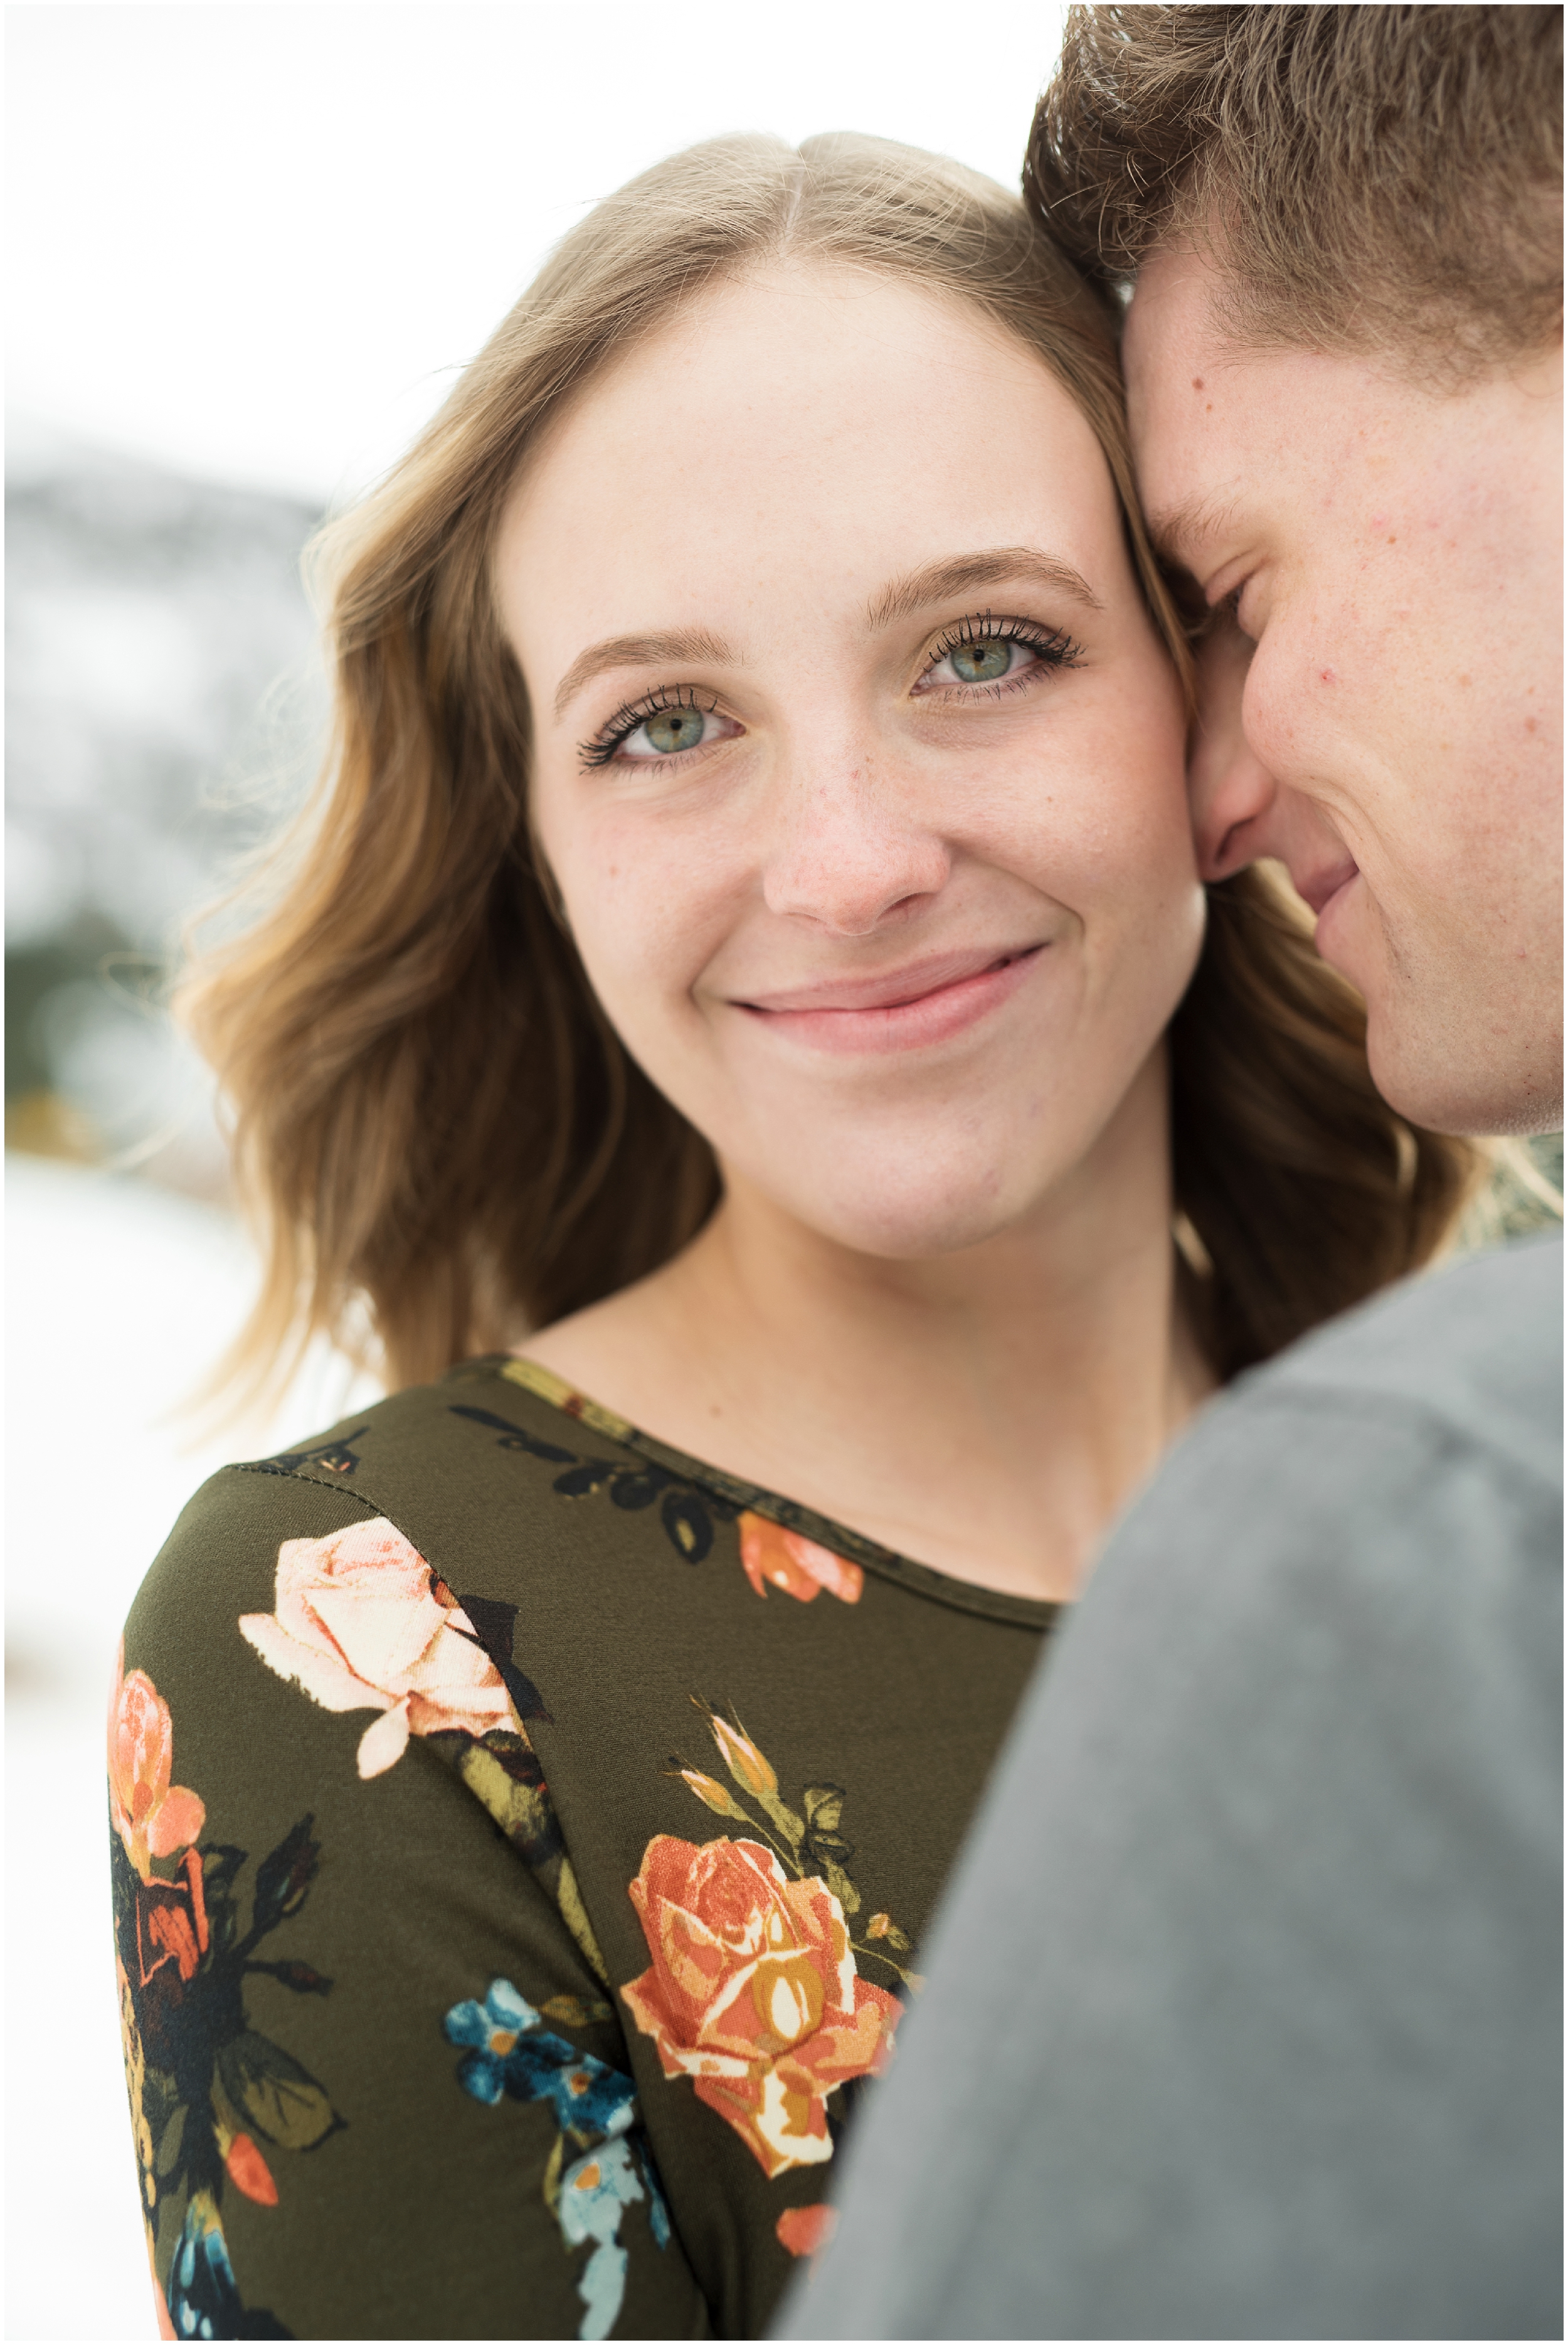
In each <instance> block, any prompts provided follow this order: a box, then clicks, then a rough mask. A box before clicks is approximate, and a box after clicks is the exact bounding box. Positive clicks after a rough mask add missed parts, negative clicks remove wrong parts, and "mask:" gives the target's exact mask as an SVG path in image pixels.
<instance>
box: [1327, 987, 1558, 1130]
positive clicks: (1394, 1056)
mask: <svg viewBox="0 0 1568 2345" xmlns="http://www.w3.org/2000/svg"><path fill="white" fill-rule="evenodd" d="M1367 1063H1368V1066H1369V1068H1370V1069H1371V1078H1372V1081H1373V1082H1374V1083H1375V1084H1376V1085H1377V1087H1378V1090H1379V1091H1381V1093H1382V1096H1383V1098H1384V1099H1385V1100H1387V1101H1388V1103H1389V1105H1390V1106H1391V1108H1392V1109H1393V1110H1394V1111H1395V1112H1396V1113H1397V1114H1399V1115H1402V1116H1403V1117H1404V1119H1405V1121H1406V1122H1408V1123H1412V1124H1414V1125H1416V1126H1417V1127H1418V1128H1419V1129H1420V1130H1421V1131H1422V1132H1445V1133H1447V1134H1448V1135H1449V1136H1450V1137H1451V1138H1452V1139H1456V1140H1458V1139H1464V1140H1502V1139H1527V1138H1530V1137H1532V1136H1533V1134H1535V1133H1537V1132H1558V1131H1561V1129H1562V1125H1563V1081H1562V1070H1561V1067H1560V1065H1557V1064H1555V1063H1553V1064H1552V1065H1549V1066H1548V1067H1546V1068H1544V1069H1543V1070H1541V1071H1539V1073H1537V1071H1534V1070H1533V1069H1531V1068H1530V1067H1528V1066H1526V1065H1522V1064H1520V1063H1518V1062H1517V1061H1514V1060H1513V1059H1512V1058H1511V1057H1510V1056H1509V1054H1508V1053H1507V1052H1506V1051H1498V1050H1496V1049H1495V1048H1492V1049H1489V1048H1488V1047H1487V1046H1486V1039H1485V1037H1484V1036H1482V1035H1479V1034H1474V1035H1472V1034H1459V1033H1455V1032H1453V1031H1452V1030H1451V1029H1450V1028H1448V1027H1447V1026H1446V1025H1445V1024H1444V1022H1443V1021H1442V1020H1431V1021H1430V1022H1427V1021H1407V1020H1405V1019H1403V1018H1401V1016H1400V1015H1399V1014H1398V1012H1397V1011H1391V1010H1390V1009H1389V1008H1388V1006H1387V1005H1386V1004H1381V1003H1380V1002H1378V1001H1377V1000H1373V1001H1371V1003H1370V1004H1369V1008H1368V1016H1367Z"/></svg>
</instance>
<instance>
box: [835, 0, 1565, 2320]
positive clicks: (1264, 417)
mask: <svg viewBox="0 0 1568 2345" xmlns="http://www.w3.org/2000/svg"><path fill="white" fill-rule="evenodd" d="M1560 92H1561V11H1560V10H1558V9H1554V8H1553V9H1547V8H1478V7H1438V8H1423V7H1357V8H1337V7H1300V6H1275V7H1239V8H1220V7H1180V6H1176V7H1172V6H1143V7H1129V8H1111V7H1096V8H1082V9H1075V10H1074V11H1073V12H1072V13H1071V16H1070V18H1069V23H1068V29H1067V42H1066V46H1065V49H1064V55H1063V60H1062V65H1061V67H1060V71H1059V74H1058V76H1057V80H1056V82H1055V84H1054V85H1053V86H1052V87H1051V88H1050V89H1049V90H1048V91H1047V95H1046V96H1045V98H1044V100H1043V101H1042V104H1041V107H1040V110H1039V113H1038V115H1037V120H1036V126H1035V131H1034V135H1033V138H1032V142H1031V152H1030V157H1029V164H1028V168H1027V174H1026V184H1027V187H1028V188H1029V190H1030V194H1031V198H1032V200H1034V201H1035V202H1036V203H1037V205H1038V206H1039V207H1040V208H1042V210H1043V211H1044V213H1045V215H1046V216H1047V218H1048V219H1049V221H1050V222H1051V224H1052V226H1053V228H1055V230H1056V232H1057V233H1058V234H1060V235H1064V236H1066V237H1067V239H1068V240H1069V241H1070V242H1071V243H1072V244H1073V245H1074V247H1075V249H1077V251H1078V252H1079V254H1080V255H1081V257H1082V258H1083V259H1085V261H1086V263H1087V265H1089V266H1091V267H1094V268H1097V269H1100V270H1101V271H1102V272H1103V273H1104V274H1105V275H1106V276H1107V277H1108V278H1109V279H1121V280H1122V281H1124V282H1126V281H1128V280H1130V281H1131V283H1132V286H1133V290H1132V297H1131V303H1130V309H1129V311H1128V322H1127V333H1126V360H1127V369H1128V395H1129V402H1130V410H1131V415H1132V421H1133V429H1134V435H1135V442H1136V448H1137V455H1138V470H1139V479H1140V483H1141V486H1142V490H1143V493H1144V496H1145V500H1146V503H1147V505H1148V510H1149V513H1150V515H1151V518H1152V520H1153V522H1154V523H1155V526H1156V528H1157V530H1158V533H1159V535H1160V539H1161V542H1162V543H1163V545H1164V547H1165V549H1166V551H1167V553H1168V556H1169V558H1170V560H1171V562H1172V563H1173V564H1174V565H1176V566H1178V567H1179V569H1180V570H1181V571H1183V572H1184V573H1185V574H1186V576H1187V579H1188V581H1189V584H1190V587H1191V589H1192V591H1193V593H1194V594H1195V597H1199V598H1201V600H1202V601H1203V602H1205V603H1207V604H1208V605H1209V608H1210V610H1211V611H1212V612H1213V613H1214V614H1215V617H1214V620H1213V622H1212V624H1211V627H1210V631H1209V636H1208V638H1207V641H1206V643H1205V646H1204V651H1203V655H1202V693H1203V707H1202V723H1201V727H1200V732H1199V741H1198V747H1197V751H1196V755H1195V763H1194V775H1193V785H1194V797H1195V806H1196V816H1197V824H1198V830H1199V848H1200V853H1201V856H1202V858H1203V862H1204V866H1205V869H1206V872H1207V873H1208V875H1209V876H1210V877H1219V876H1220V875H1222V874H1224V873H1226V872H1229V871H1230V870H1233V869H1235V868H1238V867H1239V865H1240V864H1242V863H1244V862H1246V861H1249V860H1250V859H1251V858H1254V857H1258V856H1274V857H1278V858H1280V859H1282V860H1283V861H1284V862H1285V863H1286V864H1287V865H1288V867H1289V868H1290V874H1291V877H1292V878H1293V880H1294V882H1295V884H1296V887H1297V888H1298V890H1299V891H1300V894H1301V895H1302V896H1303V897H1304V898H1306V900H1307V902H1308V904H1309V905H1310V907H1311V908H1312V909H1313V910H1314V912H1315V913H1316V914H1317V916H1318V929H1317V936H1318V943H1319V947H1320V950H1321V951H1322V953H1323V954H1324V956H1325V958H1326V959H1329V960H1330V961H1331V962H1333V963H1334V965H1335V966H1336V967H1338V968H1339V969H1341V970H1342V971H1343V972H1344V973H1345V975H1346V976H1347V977H1349V978H1350V979H1351V980H1352V981H1353V982H1354V983H1355V984H1356V985H1357V986H1358V987H1359V988H1360V990H1361V992H1362V993H1363V994H1364V996H1365V998H1366V1002H1367V1009H1368V1020H1369V1044H1370V1049H1371V1061H1372V1067H1373V1072H1374V1075H1375V1077H1376V1079H1377V1081H1378V1082H1379V1084H1380V1086H1381V1088H1382V1089H1383V1091H1385V1092H1386V1094H1387V1096H1388V1097H1389V1098H1390V1100H1391V1101H1393V1103H1394V1104H1395V1105H1396V1106H1398V1107H1399V1108H1401V1110H1402V1111H1403V1112H1406V1113H1407V1114H1408V1115H1410V1116H1411V1117H1412V1118H1413V1119H1415V1120H1418V1121H1420V1122H1425V1123H1427V1124H1429V1125H1431V1126H1435V1127H1439V1128H1442V1129H1444V1130H1448V1131H1452V1132H1516V1133H1518V1132H1540V1131H1544V1130H1549V1129H1553V1128H1555V1127H1556V1126H1557V1125H1558V1123H1559V1122H1560V1121H1561V1115H1562V1108H1561V1096H1562V1093H1561V975H1560V972H1561V957H1560V943H1559V936H1560V924H1561V904H1562V881H1561V844H1560V842H1561V834H1560V827H1559V825H1560V817H1559V813H1558V762H1557V761H1558V756H1559V744H1560V726H1561V718H1560V703H1561V683H1560V657H1559V646H1560V621H1559V617H1558V610H1557V598H1558V578H1559V560H1560V546H1559V531H1560V515H1561V496H1560V486H1559V484H1558V471H1557V468H1558V461H1559V448H1560V434H1561V428H1562V417H1561V401H1562V393H1561V357H1560V342H1559V339H1558V337H1559V331H1560V303H1561V261H1560V255H1559V245H1558V208H1559V205H1560V194H1561V143H1560V142H1561V127H1560V124H1561V115H1560V108H1561V99H1560ZM1560 1291H1561V1244H1560V1242H1559V1241H1543V1240H1540V1239H1535V1240H1532V1241H1529V1242H1526V1243H1524V1244H1518V1245H1514V1246H1511V1247H1507V1248H1504V1249H1502V1251H1500V1252H1498V1253H1495V1254H1490V1255H1485V1256H1482V1257H1480V1258H1478V1259H1475V1260H1472V1261H1471V1262H1467V1263H1464V1264H1460V1265H1458V1266H1457V1267H1455V1268H1452V1269H1450V1270H1447V1271H1444V1272H1441V1273H1439V1274H1437V1275H1436V1276H1435V1277H1433V1278H1431V1279H1430V1280H1426V1281H1422V1282H1421V1283H1420V1284H1415V1285H1412V1286H1411V1287H1408V1288H1406V1289H1403V1290H1401V1291H1399V1292H1398V1293H1396V1294H1394V1295H1392V1296H1391V1297H1389V1298H1387V1299H1385V1300H1383V1301H1381V1302H1380V1303H1376V1304H1372V1305H1371V1306H1370V1307H1369V1308H1368V1309H1367V1310H1365V1311H1363V1312H1360V1313H1357V1314H1355V1315H1352V1316H1351V1318H1350V1319H1348V1320H1346V1321H1344V1322H1341V1323H1340V1325H1338V1326H1337V1327H1334V1328H1330V1329H1329V1330H1327V1331H1325V1332H1323V1333H1321V1334H1320V1335H1317V1336H1315V1337H1313V1338H1311V1339H1310V1340H1309V1341H1308V1342H1307V1343H1306V1344H1304V1345H1300V1347H1298V1349H1297V1350H1296V1351H1295V1352H1294V1353H1292V1354H1290V1355H1287V1356H1286V1357H1285V1358H1284V1359H1282V1360H1280V1361H1279V1362H1276V1363H1275V1364H1273V1365H1271V1366H1270V1367H1268V1368H1266V1369H1264V1370H1262V1371H1260V1372H1259V1373H1258V1374H1257V1375H1256V1376H1252V1377H1250V1378H1248V1379H1245V1380H1243V1382H1242V1383H1241V1384H1240V1385H1239V1386H1238V1387H1236V1388H1234V1389H1233V1390H1232V1391H1231V1392H1230V1393H1229V1394H1228V1395H1226V1396H1224V1397H1223V1398H1222V1399H1221V1400H1219V1402H1218V1403H1216V1404H1215V1405H1214V1406H1212V1407H1211V1409H1210V1410H1209V1412H1208V1414H1207V1415H1206V1416H1205V1417H1204V1418H1203V1420H1202V1421H1201V1422H1200V1423H1199V1426H1198V1427H1197V1428H1196V1429H1195V1430H1194V1431H1193V1432H1192V1433H1191V1434H1190V1435H1189V1437H1188V1438H1187V1439H1186V1440H1185V1441H1184V1442H1183V1443H1182V1444H1181V1445H1180V1446H1179V1448H1178V1449H1177V1451H1176V1452H1175V1453H1174V1455H1173V1456H1172V1457H1171V1458H1170V1459H1169V1460H1168V1462H1167V1464H1166V1466H1165V1467H1164V1468H1163V1469H1162V1471H1161V1472H1160V1473H1159V1475H1158V1476H1157V1477H1156V1478H1155V1480H1154V1482H1153V1483H1152V1485H1151V1486H1150V1487H1149V1488H1148V1491H1147V1492H1146V1493H1145V1495H1144V1497H1142V1499H1141V1500H1140V1501H1139V1502H1138V1505H1137V1506H1136V1507H1135V1508H1134V1509H1133V1510H1132V1513H1131V1514H1130V1516H1129V1517H1128V1519H1127V1520H1126V1521H1125V1522H1124V1523H1123V1525H1122V1526H1121V1528H1120V1529H1119V1530H1118V1532H1117V1533H1116V1535H1115V1536H1114V1537H1113V1538H1112V1540H1111V1542H1110V1544H1109V1546H1108V1549H1107V1551H1106V1554H1105V1556H1104V1558H1103V1559H1102V1561H1101V1563H1100V1566H1099V1568H1098V1571H1097V1574H1096V1576H1095V1579H1094V1580H1093V1582H1092V1583H1091V1585H1090V1587H1089V1589H1088V1590H1087V1594H1086V1596H1085V1598H1084V1599H1083V1601H1082V1604H1081V1605H1080V1607H1079V1609H1078V1612H1077V1617H1076V1618H1075V1619H1074V1620H1073V1621H1072V1623H1071V1624H1070V1626H1069V1627H1068V1628H1067V1629H1066V1630H1065V1631H1064V1633H1063V1634H1062V1636H1061V1637H1060V1639H1058V1640H1057V1645H1056V1647H1055V1648H1054V1650H1053V1652H1052V1654H1051V1656H1050V1658H1049V1660H1048V1661H1047V1665H1046V1667H1045V1669H1044V1670H1043V1671H1042V1674H1041V1677H1040V1679H1039V1680H1038V1681H1037V1686H1036V1689H1035V1691H1034V1694H1033V1695H1032V1696H1031V1699H1030V1700H1029V1702H1028V1703H1027V1705H1026V1709H1025V1711H1024V1714H1023V1716H1022V1718H1021V1719H1020V1721H1019V1724H1018V1727H1017V1731H1016V1732H1015V1735H1014V1738H1013V1741H1012V1743H1011V1745H1010V1746H1009V1751H1008V1755H1007V1759H1006V1760H1005V1761H1004V1764H1003V1767H1002V1769H1001V1772H1000V1775H999V1779H998V1781H997V1782H996V1785H995V1787H994V1789H993V1792H992V1793H991V1795H990V1799H989V1802H988V1804H987V1806H986V1811H985V1812H984V1814H983V1816H982V1818H981V1821H980V1824H979V1826H978V1829H977V1832H976V1838H975V1841H974V1842H973V1843H972V1845H971V1849H970V1852H969V1853H968V1854H967V1856H966V1859H965V1861H964V1863H962V1865H961V1866H960V1868H959V1871H958V1873H957V1875H956V1879H955V1881H954V1883H953V1884H952V1887H951V1889H950V1892H949V1894H948V1898H947V1902H946V1906H945V1908H944V1913H943V1917H942V1920H941V1922H940V1924H939V1926H938V1928H937V1930H936V1933H935V1935H934V1939H933V1942H932V1944H931V1945H930V1946H929V1947H928V1948H927V1949H926V1953H927V1955H928V1959H929V1973H930V1975H929V1984H928V1987H927V1990H926V1995H925V1996H924V1997H923V1999H922V2002H921V2005H919V2006H918V2007H917V2008H916V2010H915V2011H914V2012H913V2013H912V2014H911V2015H910V2018H909V2020H908V2021H907V2022H906V2024H905V2027H904V2029H903V2030H902V2031H901V2034H900V2048H899V2056H898V2059H897V2062H896V2063H895V2067H894V2070H893V2072H892V2074H891V2075H890V2076H889V2077H888V2078H887V2080H886V2082H885V2085H884V2086H881V2087H880V2088H879V2095H878V2097H877V2098H875V2099H874V2100H873V2101H872V2102H870V2103H869V2104H868V2106H867V2108H866V2112H865V2122H864V2125H863V2127H862V2129H861V2131H860V2132H859V2134H858V2135H857V2137H856V2139H855V2145H854V2148H853V2151H852V2154H851V2157H850V2160H849V2165H848V2173H847V2178H846V2179H847V2188H846V2191H845V2196H844V2200H843V2225H842V2228H841V2229H840V2231H839V2233H838V2236H837V2238H836V2239H835V2242H834V2244H833V2245H832V2246H831V2247H830V2248H829V2249H827V2250H826V2252H825V2254H824V2256H823V2257H822V2258H821V2259H820V2263H821V2269H819V2270H818V2272H817V2273H816V2274H815V2275H814V2279H813V2280H812V2283H811V2284H810V2286H809V2287H808V2288H807V2289H805V2290H804V2293H803V2295H802V2296H800V2297H799V2298H797V2299H795V2301H794V2307H793V2326H792V2328H791V2329H790V2330H789V2332H788V2333H790V2334H794V2335H797V2336H802V2337H849V2336H855V2337H870V2336H880V2337H886V2336H896V2337H912V2336H913V2337H920V2336H926V2337H931V2336H945V2337H991V2336H1024V2337H1080V2338H1081V2337H1118V2338H1168V2337H1206V2338H1217V2337H1287V2336H1289V2337H1359V2338H1368V2337H1467V2338H1472V2337H1488V2338H1490V2337H1510V2338H1516V2337H1560V2336H1561V2335H1562V2333H1563V2332H1562V2326H1561V2309H1560V2281H1561V2269H1562V2265H1561V2249H1560V2239H1559V2224H1560V2210H1561V2166H1560V2145H1561V2117H1560V2100H1559V2091H1558V2080H1559V2073H1560V2060H1559V2042H1560V2032H1559V2017H1558V2014H1559V2010H1560V1987H1561V1955H1560V1944H1559V1932H1558V1922H1559V1915H1560V1911H1561V1906H1560V1850H1561V1833H1560V1821H1559V1762H1560V1753H1561V1741H1560V1734H1561V1723H1560V1716H1561V1536H1562V1532H1561V1521H1562V1467H1561V1438H1560V1436H1561V1409H1562V1333H1561V1328H1562V1323H1561V1302H1560Z"/></svg>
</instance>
